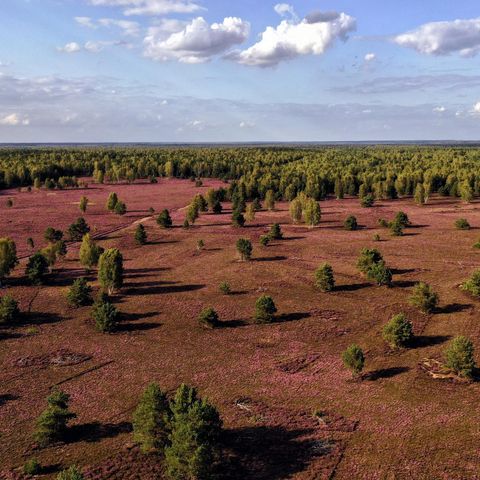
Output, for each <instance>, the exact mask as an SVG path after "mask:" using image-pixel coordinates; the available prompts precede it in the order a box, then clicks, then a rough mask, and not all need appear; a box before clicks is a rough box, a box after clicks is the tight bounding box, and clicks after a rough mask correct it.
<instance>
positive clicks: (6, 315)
mask: <svg viewBox="0 0 480 480" xmlns="http://www.w3.org/2000/svg"><path fill="white" fill-rule="evenodd" d="M19 315H20V309H19V308H18V302H17V301H16V300H15V299H14V298H13V297H11V296H10V295H5V296H3V297H1V298H0V325H2V324H12V323H15V322H16V321H17V320H18V317H19Z"/></svg>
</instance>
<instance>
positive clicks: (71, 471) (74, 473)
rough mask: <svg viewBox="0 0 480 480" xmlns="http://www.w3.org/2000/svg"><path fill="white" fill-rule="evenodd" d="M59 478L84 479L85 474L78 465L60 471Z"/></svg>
mask: <svg viewBox="0 0 480 480" xmlns="http://www.w3.org/2000/svg"><path fill="white" fill-rule="evenodd" d="M57 480H84V476H83V475H82V472H81V471H80V469H79V468H78V467H76V466H71V467H70V468H67V469H66V470H63V471H62V472H60V473H59V474H58V475H57Z"/></svg>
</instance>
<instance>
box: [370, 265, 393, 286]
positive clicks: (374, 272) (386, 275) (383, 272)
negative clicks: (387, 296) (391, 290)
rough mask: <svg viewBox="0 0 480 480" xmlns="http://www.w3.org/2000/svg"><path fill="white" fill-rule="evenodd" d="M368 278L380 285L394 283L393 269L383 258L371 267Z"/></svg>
mask: <svg viewBox="0 0 480 480" xmlns="http://www.w3.org/2000/svg"><path fill="white" fill-rule="evenodd" d="M367 278H368V279H369V280H373V281H374V282H375V283H376V284H377V285H378V286H379V287H381V286H387V287H389V286H391V285H392V271H391V270H390V269H389V268H388V267H387V265H386V264H385V262H384V261H383V260H382V261H381V262H378V263H375V264H373V265H372V266H371V267H370V269H369V270H368V272H367Z"/></svg>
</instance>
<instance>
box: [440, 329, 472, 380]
mask: <svg viewBox="0 0 480 480" xmlns="http://www.w3.org/2000/svg"><path fill="white" fill-rule="evenodd" d="M444 356H445V365H446V366H447V367H448V368H450V369H452V370H453V371H454V372H455V373H456V374H457V375H459V376H461V377H465V378H471V377H472V376H473V372H474V369H475V359H474V347H473V343H472V341H471V340H470V339H469V338H467V337H463V336H458V337H455V338H454V339H453V340H452V341H451V343H450V344H449V345H448V347H447V348H446V349H445V351H444Z"/></svg>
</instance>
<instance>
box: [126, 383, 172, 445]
mask: <svg viewBox="0 0 480 480" xmlns="http://www.w3.org/2000/svg"><path fill="white" fill-rule="evenodd" d="M132 424H133V440H134V441H135V442H136V443H138V444H139V445H140V449H141V450H142V452H143V453H153V452H156V453H161V454H163V450H164V448H165V447H166V446H167V444H168V434H169V430H170V409H169V405H168V400H167V397H166V395H165V393H164V392H162V390H161V389H160V387H159V386H158V385H157V384H156V383H151V384H150V385H149V386H148V387H147V388H146V389H145V391H144V392H143V394H142V396H141V398H140V401H139V403H138V405H137V408H136V409H135V412H134V413H133V421H132Z"/></svg>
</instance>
